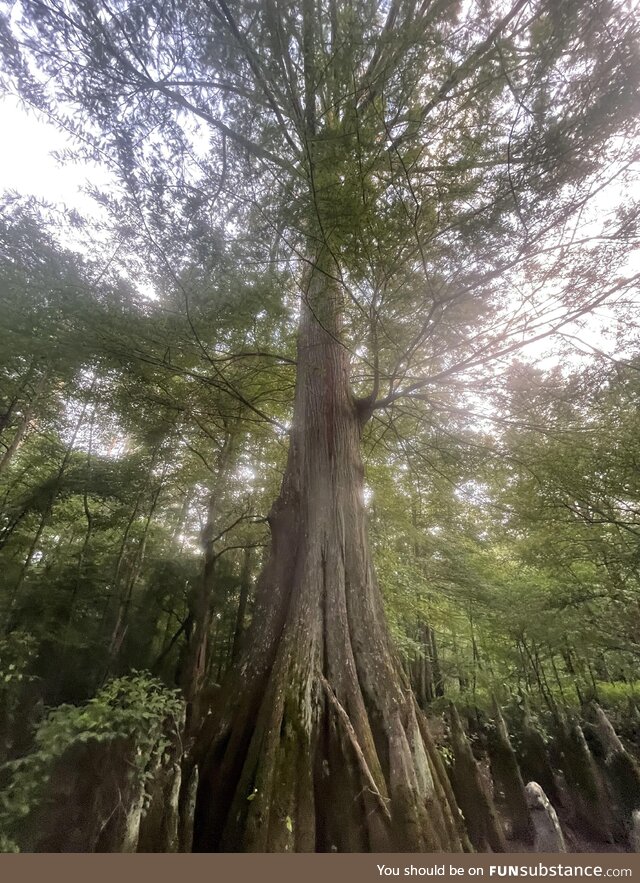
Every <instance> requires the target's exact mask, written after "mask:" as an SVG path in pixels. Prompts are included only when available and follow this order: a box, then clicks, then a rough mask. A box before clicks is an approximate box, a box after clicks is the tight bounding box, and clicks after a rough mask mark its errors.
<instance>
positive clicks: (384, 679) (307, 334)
mask: <svg viewBox="0 0 640 883" xmlns="http://www.w3.org/2000/svg"><path fill="white" fill-rule="evenodd" d="M318 263H319V262H318ZM340 310H341V297H340V292H339V291H338V289H337V286H336V285H335V284H334V283H333V281H332V280H331V278H330V277H329V276H328V275H327V274H326V273H325V272H323V267H322V266H319V265H316V266H315V267H314V268H313V270H312V271H311V272H310V273H309V276H308V279H307V284H306V287H305V291H304V296H303V303H302V311H301V324H300V332H299V340H298V358H297V364H298V376H297V387H296V399H295V409H294V420H293V428H292V432H291V445H290V451H289V458H288V463H287V468H286V471H285V476H284V480H283V485H282V489H281V493H280V496H279V498H278V500H277V501H276V503H275V505H274V507H273V509H272V512H271V514H270V519H269V520H270V526H271V532H272V546H271V553H270V557H269V560H268V562H267V565H266V567H265V569H264V571H263V573H262V575H261V577H260V579H259V580H258V584H257V587H256V601H255V607H254V613H253V619H252V625H251V626H250V629H249V633H248V634H247V640H246V642H244V647H245V649H244V651H243V652H242V653H241V655H240V657H239V659H238V661H237V662H236V663H235V664H234V665H233V666H232V668H231V670H230V672H229V674H228V676H227V678H226V681H225V683H224V684H223V687H222V692H221V696H220V700H219V702H218V703H217V710H216V711H215V712H214V714H212V715H210V717H209V719H208V720H206V721H205V723H204V726H203V728H202V730H201V733H200V736H199V738H198V740H197V743H196V749H195V753H194V759H195V760H197V761H198V762H199V766H200V785H199V789H198V799H197V805H196V818H195V835H194V848H195V849H196V850H197V851H209V850H220V849H221V850H225V851H236V850H238V851H239V850H243V851H265V852H270V851H384V850H389V849H394V850H399V851H410V850H416V851H434V850H459V849H461V848H462V843H461V836H460V833H459V825H458V820H457V818H455V817H454V813H456V812H457V811H456V810H454V809H453V807H452V800H451V799H447V795H446V794H445V789H444V785H443V782H442V771H441V770H439V769H438V768H437V759H436V758H434V754H435V748H434V747H433V745H432V744H431V743H430V742H429V741H428V740H426V739H425V738H424V735H423V729H421V725H420V722H419V710H418V709H417V706H416V703H415V699H414V697H413V694H412V692H411V690H410V687H409V684H408V682H407V680H406V678H405V676H404V674H403V672H402V669H401V667H400V664H399V662H398V660H397V658H396V656H395V653H394V651H393V649H392V647H391V641H390V637H389V633H388V630H387V626H386V621H385V618H384V612H383V608H382V600H381V596H380V592H379V589H378V587H377V584H376V580H375V575H374V572H373V567H372V563H371V560H370V556H369V551H368V541H367V528H366V518H365V509H364V500H363V479H364V470H363V466H362V460H361V455H360V434H361V429H362V424H363V419H362V415H361V413H360V412H359V409H358V405H357V403H356V400H355V399H354V397H353V395H352V394H351V391H350V387H349V359H348V353H347V351H346V349H345V348H344V347H343V346H342V344H341V342H340V332H341V329H340ZM336 807H340V812H339V813H338V812H336ZM337 816H339V817H337Z"/></svg>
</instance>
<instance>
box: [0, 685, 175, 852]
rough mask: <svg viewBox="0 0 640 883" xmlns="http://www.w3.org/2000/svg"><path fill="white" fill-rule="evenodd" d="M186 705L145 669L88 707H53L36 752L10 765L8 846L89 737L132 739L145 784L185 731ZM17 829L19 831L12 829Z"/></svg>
mask: <svg viewBox="0 0 640 883" xmlns="http://www.w3.org/2000/svg"><path fill="white" fill-rule="evenodd" d="M183 715H184V705H183V702H182V700H181V699H180V697H179V696H178V694H177V693H176V692H173V691H170V690H167V689H166V687H164V686H163V685H162V684H161V683H160V681H158V680H157V679H155V678H152V677H151V676H150V675H148V674H145V673H136V672H133V673H132V674H131V675H129V676H127V677H123V678H117V679H115V680H112V681H110V682H109V683H108V684H106V686H105V687H103V688H102V689H101V690H100V691H99V692H98V694H97V695H96V696H95V697H94V698H93V699H91V700H90V701H89V702H87V703H86V704H85V705H83V706H79V707H75V706H71V705H61V706H59V707H58V708H56V709H54V710H53V711H51V712H50V713H49V714H48V716H47V717H46V719H45V720H44V721H43V722H42V723H41V724H40V726H39V727H38V729H37V732H36V735H35V742H34V748H33V751H31V752H30V753H29V754H28V755H26V756H25V757H23V758H20V759H18V760H14V761H11V762H9V763H8V764H6V766H5V768H4V769H3V770H2V772H3V774H4V776H5V777H7V778H8V780H9V781H8V785H7V787H6V788H5V789H4V791H3V793H2V795H1V796H0V832H1V835H0V836H2V838H3V840H2V841H0V842H1V843H2V844H3V851H13V850H12V842H13V841H12V837H15V832H16V831H17V830H19V828H20V823H21V820H22V819H24V818H25V817H26V816H27V815H28V814H29V813H30V812H31V811H32V809H33V808H34V806H36V805H37V803H38V801H39V800H40V799H41V798H42V795H43V793H44V790H45V788H46V785H47V782H48V781H49V778H50V776H51V773H52V771H53V768H54V766H55V764H56V762H57V761H59V760H60V759H61V758H62V757H63V755H64V754H65V752H67V751H69V750H70V749H72V748H73V746H75V745H79V744H82V743H88V742H111V741H116V740H126V741H128V742H131V743H132V744H133V745H134V746H135V750H134V752H133V754H132V757H133V767H132V774H133V775H134V776H135V778H136V779H137V780H138V781H139V782H140V783H141V784H142V783H146V782H147V781H148V779H149V777H150V776H151V775H152V772H151V770H152V769H153V766H154V761H156V760H159V759H161V758H162V756H163V754H164V752H165V750H166V749H167V748H168V746H169V744H170V739H171V736H172V735H175V734H177V733H179V732H180V731H181V728H182V725H183ZM12 832H13V833H12Z"/></svg>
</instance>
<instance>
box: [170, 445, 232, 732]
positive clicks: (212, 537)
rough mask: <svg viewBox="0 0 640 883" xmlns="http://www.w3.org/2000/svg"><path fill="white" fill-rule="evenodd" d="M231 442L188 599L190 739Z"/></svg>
mask: <svg viewBox="0 0 640 883" xmlns="http://www.w3.org/2000/svg"><path fill="white" fill-rule="evenodd" d="M231 443H232V436H231V433H230V432H229V431H227V433H226V435H225V439H224V442H223V444H222V448H221V449H220V452H219V454H218V458H217V471H216V476H215V480H214V483H213V487H212V489H211V492H210V494H209V503H208V507H207V521H206V524H205V527H204V530H203V532H202V546H203V553H204V554H203V563H202V577H201V579H200V581H199V583H198V585H197V586H196V589H195V591H194V593H193V595H192V596H191V598H190V599H189V612H190V614H191V617H192V627H191V630H190V632H189V636H188V642H187V647H186V651H185V655H184V662H183V666H182V671H181V686H182V691H183V693H184V696H185V699H186V701H187V723H186V731H187V736H190V735H191V734H192V732H193V731H195V730H196V729H197V727H198V725H199V722H200V709H199V707H198V697H199V695H200V693H201V692H202V689H203V687H204V682H205V674H206V668H207V652H208V644H209V631H210V629H211V620H212V617H213V613H214V606H215V604H214V600H215V595H216V566H217V562H218V557H219V556H218V552H217V550H216V547H215V541H216V534H217V533H218V532H219V530H220V514H221V513H220V498H221V494H222V489H223V487H224V483H225V481H226V478H227V468H228V465H229V461H230V456H231Z"/></svg>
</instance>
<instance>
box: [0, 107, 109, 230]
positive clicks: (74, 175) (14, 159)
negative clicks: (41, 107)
mask: <svg viewBox="0 0 640 883" xmlns="http://www.w3.org/2000/svg"><path fill="white" fill-rule="evenodd" d="M0 131H1V132H2V133H3V137H2V138H0V193H2V192H4V191H5V190H17V191H18V193H21V194H25V195H27V194H28V195H30V196H37V197H39V198H41V199H45V200H47V201H49V202H54V203H64V204H65V205H67V206H68V207H69V208H76V209H78V210H79V211H80V212H82V213H83V214H87V213H88V214H91V213H92V212H95V205H94V203H93V201H92V200H91V199H89V198H88V197H87V196H86V195H84V194H83V193H82V192H81V191H82V187H83V186H84V185H85V184H86V183H87V181H88V180H91V182H92V183H95V184H104V183H105V182H106V181H107V180H108V176H107V175H106V173H105V171H104V170H103V169H101V168H99V167H98V166H96V165H84V166H82V165H70V164H65V165H64V166H62V165H61V164H60V163H59V162H58V161H57V160H56V159H55V158H54V157H53V156H52V155H51V154H52V152H53V151H56V150H62V149H64V148H65V147H68V146H70V141H69V139H68V136H67V135H66V134H65V133H64V132H61V131H60V130H59V129H58V128H56V126H55V125H53V123H49V122H48V121H47V120H46V118H44V117H43V116H42V115H40V114H36V113H35V111H27V110H26V109H24V107H23V106H22V105H21V103H20V102H19V101H18V100H17V99H16V98H13V97H12V96H10V95H7V96H4V97H2V98H0Z"/></svg>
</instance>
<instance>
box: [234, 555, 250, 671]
mask: <svg viewBox="0 0 640 883" xmlns="http://www.w3.org/2000/svg"><path fill="white" fill-rule="evenodd" d="M250 589H251V549H248V548H247V549H245V550H244V552H243V553H242V571H241V573H240V597H239V598H238V610H237V612H236V624H235V629H234V632H233V644H232V646H231V661H232V662H235V660H236V659H237V658H238V654H239V653H240V646H241V641H242V635H243V633H244V618H245V615H246V612H247V603H248V601H249V591H250Z"/></svg>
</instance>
